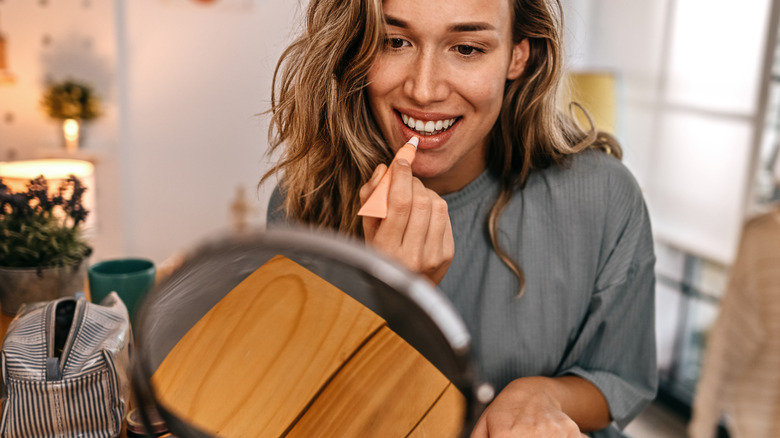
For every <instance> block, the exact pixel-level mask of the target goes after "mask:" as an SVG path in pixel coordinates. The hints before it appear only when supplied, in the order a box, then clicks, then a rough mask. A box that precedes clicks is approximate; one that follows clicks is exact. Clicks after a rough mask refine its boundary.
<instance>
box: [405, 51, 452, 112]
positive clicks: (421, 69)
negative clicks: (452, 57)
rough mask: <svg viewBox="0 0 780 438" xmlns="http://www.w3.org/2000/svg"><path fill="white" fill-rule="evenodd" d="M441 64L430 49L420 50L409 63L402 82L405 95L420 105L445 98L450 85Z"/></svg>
mask: <svg viewBox="0 0 780 438" xmlns="http://www.w3.org/2000/svg"><path fill="white" fill-rule="evenodd" d="M443 64H444V63H442V62H440V60H439V59H438V58H437V56H436V54H435V53H433V52H432V51H423V52H420V53H419V54H418V55H417V56H416V58H415V61H414V62H413V63H411V64H410V65H409V71H408V72H407V75H406V81H405V82H404V92H405V93H406V95H407V96H409V97H410V98H411V99H412V100H413V101H414V102H415V103H416V104H418V105H420V106H426V105H430V104H432V103H436V102H441V101H443V100H445V99H446V98H447V95H448V94H449V91H450V87H449V83H448V78H447V73H446V66H445V65H443Z"/></svg>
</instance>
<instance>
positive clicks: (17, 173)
mask: <svg viewBox="0 0 780 438" xmlns="http://www.w3.org/2000/svg"><path fill="white" fill-rule="evenodd" d="M40 175H43V176H44V177H45V178H46V180H47V181H48V183H49V192H53V191H55V190H57V188H58V187H59V186H60V184H61V183H62V182H63V181H65V180H66V179H67V178H68V176H70V175H75V176H76V177H78V178H79V179H80V180H81V182H82V183H83V184H84V186H85V187H86V188H87V191H86V192H85V193H84V207H85V208H86V209H87V210H89V212H90V213H89V215H88V216H87V220H86V222H85V228H86V229H87V230H90V229H91V228H92V227H93V226H94V224H95V223H96V218H97V215H96V212H95V166H94V165H93V164H92V163H90V162H89V161H83V160H71V159H40V160H23V161H0V178H3V182H4V183H5V184H6V185H7V186H8V187H9V188H10V189H11V190H12V191H14V192H22V191H25V189H26V187H27V183H28V182H29V181H30V180H31V179H35V178H37V177H38V176H40ZM88 232H89V231H88Z"/></svg>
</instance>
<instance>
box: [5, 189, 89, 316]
mask: <svg viewBox="0 0 780 438" xmlns="http://www.w3.org/2000/svg"><path fill="white" fill-rule="evenodd" d="M85 191H86V188H85V187H84V185H83V184H82V182H81V181H80V180H79V179H78V178H77V177H76V176H74V175H71V176H70V177H68V179H66V180H65V181H63V182H62V183H61V184H60V186H59V188H58V190H56V191H53V192H52V193H49V184H48V181H47V180H46V178H45V177H43V176H42V175H41V176H39V177H37V178H35V179H33V180H30V181H29V182H28V183H27V186H26V191H24V192H19V193H14V192H13V191H12V190H11V189H10V188H9V187H8V186H7V185H6V184H5V183H4V182H3V180H2V178H0V303H2V311H3V313H6V314H11V315H15V314H16V312H17V310H18V309H19V307H20V306H21V305H22V304H23V303H26V302H35V301H48V300H52V299H55V298H58V297H61V296H73V295H75V294H76V292H80V291H83V290H84V279H85V276H86V275H85V273H86V265H87V261H86V260H87V258H88V257H89V255H90V254H91V253H92V248H91V247H90V245H89V244H88V243H87V240H86V238H85V236H84V230H83V224H84V220H85V219H86V217H87V214H88V213H89V212H88V211H87V210H86V209H85V208H84V205H83V196H84V192H85Z"/></svg>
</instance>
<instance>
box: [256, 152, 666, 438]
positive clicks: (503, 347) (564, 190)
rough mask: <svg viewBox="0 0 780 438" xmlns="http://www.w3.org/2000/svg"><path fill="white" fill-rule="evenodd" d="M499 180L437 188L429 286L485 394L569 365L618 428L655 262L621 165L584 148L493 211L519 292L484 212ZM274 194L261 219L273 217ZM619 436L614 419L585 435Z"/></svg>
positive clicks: (631, 404)
mask: <svg viewBox="0 0 780 438" xmlns="http://www.w3.org/2000/svg"><path fill="white" fill-rule="evenodd" d="M498 190H499V183H498V180H497V179H495V178H494V177H493V176H492V175H491V174H490V173H489V172H488V171H485V172H483V173H482V174H481V175H480V176H479V177H478V178H477V179H475V180H474V181H472V182H471V183H470V184H469V185H467V186H466V187H465V188H463V189H462V190H460V191H459V192H456V193H452V194H449V195H446V196H444V199H445V200H446V201H447V204H448V206H449V213H450V219H451V221H452V231H453V235H454V238H455V257H454V259H453V261H452V264H451V265H450V268H449V270H448V271H447V275H446V276H445V277H444V280H443V281H442V282H441V284H440V285H439V287H440V289H441V290H442V291H443V292H444V293H445V294H446V295H447V296H448V297H449V298H450V300H451V301H452V302H453V304H454V305H455V308H456V309H457V310H458V311H459V312H460V313H461V315H462V317H463V319H464V321H465V323H466V326H467V327H468V329H469V331H470V333H471V335H472V349H473V353H474V358H475V361H476V364H477V366H478V370H479V373H480V377H481V378H482V379H484V380H486V381H488V382H490V383H492V384H493V385H494V387H495V388H496V391H497V392H498V391H500V390H501V389H503V388H504V387H505V386H506V385H507V384H508V383H509V382H511V381H512V380H514V379H516V378H519V377H525V376H560V375H564V374H574V375H578V376H581V377H583V378H585V379H587V380H589V381H591V382H593V383H594V384H595V385H596V386H597V387H598V388H599V389H600V390H601V391H602V392H603V393H604V395H605V397H606V398H607V401H608V403H609V408H610V413H611V415H612V417H613V419H614V420H615V423H616V425H617V426H619V427H620V428H622V427H625V425H626V424H628V422H630V421H631V419H633V418H634V416H636V415H637V414H638V413H639V412H640V411H641V410H642V409H643V408H644V406H645V405H646V404H647V403H648V402H650V401H651V400H652V399H653V397H654V396H655V392H656V388H657V367H656V358H655V331H654V309H655V307H654V305H655V304H654V289H655V285H654V270H653V268H654V264H655V256H654V254H653V240H652V234H651V228H650V222H649V218H648V215H647V210H646V208H645V204H644V200H643V198H642V194H641V192H640V189H639V187H638V185H637V183H636V181H635V180H634V178H633V176H632V175H631V174H630V172H629V171H628V170H627V169H626V168H625V167H624V166H623V165H622V164H621V163H620V162H619V161H618V160H616V159H614V158H613V157H610V156H608V155H606V154H604V153H602V152H599V151H595V150H586V151H584V152H582V153H580V154H577V155H575V156H573V157H572V158H571V160H570V161H569V162H568V164H567V166H565V167H551V168H548V169H544V170H541V171H535V172H532V173H531V176H530V178H529V180H528V183H527V185H526V187H525V188H524V189H523V190H522V191H518V192H517V193H516V194H515V195H514V197H513V199H512V201H511V202H510V203H509V205H508V206H507V208H506V209H505V210H504V212H503V213H502V215H501V219H500V224H499V228H500V233H499V235H500V237H499V240H500V242H501V244H502V246H503V248H504V249H505V250H506V251H507V252H508V253H509V254H510V255H511V256H512V257H514V258H515V260H517V261H518V262H519V263H520V265H521V266H522V268H523V271H524V274H525V277H526V290H525V293H524V294H523V295H522V296H521V297H519V298H518V297H517V292H518V283H517V278H516V277H515V275H514V274H513V273H512V271H511V270H509V268H508V267H506V265H504V264H503V262H501V260H500V259H499V258H498V256H497V255H496V253H495V252H494V251H493V249H492V246H491V244H490V240H489V237H488V232H487V222H486V218H487V215H488V213H489V211H490V207H491V206H492V205H493V203H494V201H495V198H496V195H497V194H498ZM281 201H282V199H281V196H280V194H279V192H278V190H277V191H275V193H274V195H273V196H272V199H271V202H270V204H269V210H268V211H269V218H268V220H269V223H272V222H279V221H283V220H284V215H283V214H280V212H279V211H278V208H279V206H280V205H281ZM592 436H594V437H611V436H621V434H620V433H619V432H618V430H617V429H616V428H615V426H614V425H613V426H611V427H610V428H608V429H605V430H603V431H600V432H598V433H595V434H592Z"/></svg>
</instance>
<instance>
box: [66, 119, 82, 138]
mask: <svg viewBox="0 0 780 438" xmlns="http://www.w3.org/2000/svg"><path fill="white" fill-rule="evenodd" d="M62 132H63V133H64V134H65V138H66V139H67V140H68V141H74V140H78V139H79V122H77V121H76V120H75V119H65V121H64V122H63V123H62Z"/></svg>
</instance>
